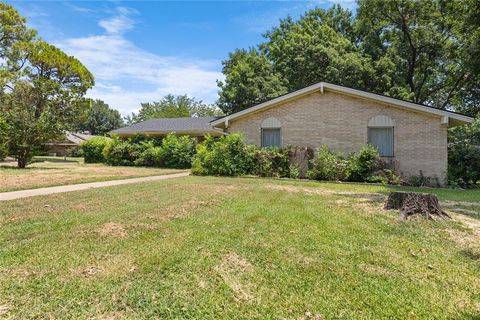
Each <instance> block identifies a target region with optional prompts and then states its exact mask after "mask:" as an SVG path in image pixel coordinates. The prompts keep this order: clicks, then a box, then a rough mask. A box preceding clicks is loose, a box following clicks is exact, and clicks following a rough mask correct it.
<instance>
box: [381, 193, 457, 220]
mask: <svg viewBox="0 0 480 320" xmlns="http://www.w3.org/2000/svg"><path fill="white" fill-rule="evenodd" d="M390 209H400V217H401V218H402V219H408V218H409V217H411V216H413V215H416V214H420V215H422V216H424V217H425V218H427V219H431V220H435V219H443V218H450V216H449V215H448V214H447V213H446V212H445V211H443V210H442V209H441V208H440V204H439V203H438V198H437V196H436V195H434V194H430V193H419V192H390V194H389V195H388V199H387V202H386V203H385V210H390Z"/></svg>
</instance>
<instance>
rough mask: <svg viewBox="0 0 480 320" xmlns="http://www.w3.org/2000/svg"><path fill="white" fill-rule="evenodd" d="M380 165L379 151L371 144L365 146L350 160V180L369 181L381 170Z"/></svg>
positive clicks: (352, 155)
mask: <svg viewBox="0 0 480 320" xmlns="http://www.w3.org/2000/svg"><path fill="white" fill-rule="evenodd" d="M379 163H381V160H380V156H379V154H378V150H377V149H376V148H375V147H374V146H372V145H370V144H367V145H365V146H363V147H362V148H360V150H359V151H358V152H355V153H353V154H351V155H350V157H349V159H348V180H350V181H355V182H364V181H369V179H370V178H371V177H372V175H373V173H374V172H375V171H376V170H378V169H381V168H379Z"/></svg>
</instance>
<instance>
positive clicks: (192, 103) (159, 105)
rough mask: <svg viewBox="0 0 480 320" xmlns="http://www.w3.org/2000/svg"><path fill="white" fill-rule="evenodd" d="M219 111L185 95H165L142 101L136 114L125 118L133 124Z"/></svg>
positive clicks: (199, 115)
mask: <svg viewBox="0 0 480 320" xmlns="http://www.w3.org/2000/svg"><path fill="white" fill-rule="evenodd" d="M218 114H219V111H218V110H217V109H216V108H215V107H213V106H209V105H206V104H204V103H203V102H202V101H198V100H196V99H195V98H189V97H188V96H187V95H180V96H174V95H172V94H169V95H166V96H165V97H163V98H162V99H161V100H160V101H156V102H148V103H142V104H141V108H140V111H139V112H138V114H135V113H132V115H131V116H127V117H126V118H125V122H127V124H133V123H137V122H141V121H145V120H148V119H155V118H181V117H211V116H215V115H218Z"/></svg>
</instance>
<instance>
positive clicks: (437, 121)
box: [113, 82, 473, 179]
mask: <svg viewBox="0 0 480 320" xmlns="http://www.w3.org/2000/svg"><path fill="white" fill-rule="evenodd" d="M206 120H207V119H205V120H202V118H198V120H195V121H198V122H199V123H200V122H202V121H206ZM189 121H191V120H185V119H183V120H182V119H174V120H171V122H174V123H177V122H178V123H179V125H180V124H182V123H185V122H189ZM472 121H473V118H470V117H467V116H465V115H462V114H459V113H455V112H451V111H446V110H440V109H437V108H433V107H429V106H426V105H421V104H415V103H411V102H407V101H403V100H399V99H394V98H389V97H386V96H382V95H378V94H373V93H370V92H365V91H361V90H356V89H352V88H347V87H344V86H339V85H334V84H330V83H326V82H320V83H317V84H314V85H312V86H309V87H306V88H303V89H300V90H297V91H295V92H292V93H289V94H286V95H283V96H280V97H278V98H275V99H272V100H269V101H267V102H264V103H261V104H258V105H256V106H253V107H251V108H248V109H245V110H243V111H240V112H237V113H234V114H231V115H228V116H225V117H222V118H218V119H213V120H211V121H210V122H209V123H208V125H205V124H202V127H205V131H204V132H201V130H195V135H197V136H198V135H201V134H210V133H211V132H212V131H213V132H216V133H217V134H222V133H226V134H228V133H234V132H239V133H242V134H243V135H244V136H245V139H246V141H247V143H251V144H255V145H257V146H259V147H270V146H274V147H279V148H282V147H284V146H287V145H292V146H308V147H311V148H314V149H316V148H318V147H320V146H322V145H327V146H329V147H330V148H331V149H332V150H335V151H338V152H342V153H344V154H348V153H350V152H354V151H358V150H359V149H360V147H361V146H362V145H365V144H367V143H370V144H372V145H374V146H376V147H377V148H378V149H379V152H380V155H381V156H382V157H383V158H384V159H386V160H388V161H389V162H390V163H391V164H392V166H393V167H394V168H395V169H396V171H397V172H398V173H400V174H401V175H403V176H405V177H408V176H412V175H418V174H420V171H421V172H422V173H423V174H424V175H425V176H431V177H438V178H440V179H443V178H445V176H446V171H447V129H448V128H449V127H453V126H458V125H463V124H466V123H471V122H472ZM171 122H169V121H167V119H156V120H150V121H146V122H144V123H140V124H137V125H135V126H136V127H135V128H132V127H133V126H131V127H128V128H123V129H119V130H115V131H116V132H115V131H113V132H114V133H118V134H120V135H121V134H122V132H127V131H128V132H129V133H130V134H133V132H135V133H140V134H142V133H145V132H144V131H142V130H141V129H142V128H143V127H144V126H146V127H148V130H146V132H147V133H150V132H162V133H163V134H164V133H166V132H168V131H173V132H176V133H181V134H188V133H187V132H188V131H183V132H180V131H177V130H170V129H172V128H173V124H172V123H171ZM167 123H168V124H169V126H168V127H167V126H164V124H167ZM155 125H157V126H156V127H155V128H153V127H154V126H155ZM154 129H155V130H154ZM197 129H198V128H197Z"/></svg>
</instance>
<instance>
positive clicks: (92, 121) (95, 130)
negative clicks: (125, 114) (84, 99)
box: [77, 99, 123, 136]
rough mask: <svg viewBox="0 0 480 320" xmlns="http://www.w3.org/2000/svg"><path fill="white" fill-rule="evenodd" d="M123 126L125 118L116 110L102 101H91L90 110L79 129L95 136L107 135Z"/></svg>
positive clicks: (87, 111)
mask: <svg viewBox="0 0 480 320" xmlns="http://www.w3.org/2000/svg"><path fill="white" fill-rule="evenodd" d="M122 126H123V118H122V116H121V115H120V112H118V111H117V110H115V109H111V108H110V106H109V105H108V104H106V103H105V102H104V101H102V100H100V99H96V100H90V108H88V109H87V110H86V112H85V115H84V119H82V121H81V122H80V124H79V125H78V127H77V129H78V130H80V131H88V132H90V133H91V134H93V135H101V136H103V135H105V134H106V133H107V132H109V131H111V130H114V129H117V128H120V127H122Z"/></svg>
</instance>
